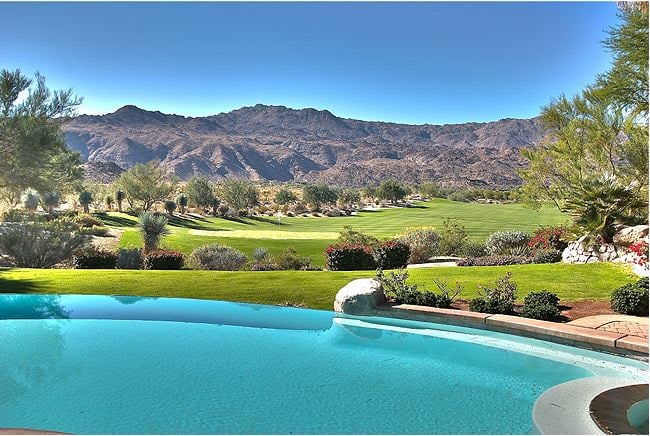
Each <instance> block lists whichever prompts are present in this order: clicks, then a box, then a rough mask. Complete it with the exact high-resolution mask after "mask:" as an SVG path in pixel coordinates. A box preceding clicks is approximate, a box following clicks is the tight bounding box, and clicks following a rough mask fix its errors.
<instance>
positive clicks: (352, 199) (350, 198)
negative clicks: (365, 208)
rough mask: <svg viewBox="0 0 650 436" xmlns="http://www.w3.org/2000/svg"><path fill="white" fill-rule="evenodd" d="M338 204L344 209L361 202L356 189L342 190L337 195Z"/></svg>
mask: <svg viewBox="0 0 650 436" xmlns="http://www.w3.org/2000/svg"><path fill="white" fill-rule="evenodd" d="M338 200H339V203H341V205H342V206H344V207H351V206H353V205H354V204H356V203H358V202H359V201H360V200H361V194H360V193H359V191H358V190H357V189H344V190H343V191H341V194H340V195H339V199H338Z"/></svg>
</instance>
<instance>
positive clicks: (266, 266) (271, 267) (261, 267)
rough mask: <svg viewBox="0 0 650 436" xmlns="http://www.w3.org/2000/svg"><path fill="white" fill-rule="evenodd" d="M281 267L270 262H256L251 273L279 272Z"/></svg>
mask: <svg viewBox="0 0 650 436" xmlns="http://www.w3.org/2000/svg"><path fill="white" fill-rule="evenodd" d="M279 270H280V267H279V266H277V265H276V264H275V263H273V262H269V261H268V260H265V261H262V262H256V263H254V264H252V265H251V271H279Z"/></svg>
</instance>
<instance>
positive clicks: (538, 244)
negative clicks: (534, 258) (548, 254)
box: [528, 226, 569, 251]
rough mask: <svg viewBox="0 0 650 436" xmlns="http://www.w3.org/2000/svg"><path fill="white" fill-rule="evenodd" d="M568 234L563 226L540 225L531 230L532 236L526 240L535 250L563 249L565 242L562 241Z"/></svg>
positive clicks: (565, 245)
mask: <svg viewBox="0 0 650 436" xmlns="http://www.w3.org/2000/svg"><path fill="white" fill-rule="evenodd" d="M568 236H569V232H568V230H567V229H566V228H565V227H562V226H555V227H540V228H539V229H537V230H535V232H533V236H532V237H531V238H530V241H528V246H529V247H530V248H532V249H535V250H540V249H541V250H550V249H554V250H560V251H562V250H564V249H565V248H566V247H567V245H568V244H567V243H566V242H565V241H564V239H565V238H567V237H568Z"/></svg>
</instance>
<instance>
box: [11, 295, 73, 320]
mask: <svg viewBox="0 0 650 436" xmlns="http://www.w3.org/2000/svg"><path fill="white" fill-rule="evenodd" d="M69 316H70V311H69V310H67V309H65V308H64V306H63V305H62V304H61V297H60V296H59V295H21V294H17V295H9V294H8V295H3V296H2V298H1V299H0V319H44V318H56V319H67V318H69Z"/></svg>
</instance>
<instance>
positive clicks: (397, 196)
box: [377, 180, 406, 203]
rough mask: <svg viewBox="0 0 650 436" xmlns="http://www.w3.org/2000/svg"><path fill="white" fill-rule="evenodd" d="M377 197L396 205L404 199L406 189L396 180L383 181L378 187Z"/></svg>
mask: <svg viewBox="0 0 650 436" xmlns="http://www.w3.org/2000/svg"><path fill="white" fill-rule="evenodd" d="M377 196H378V197H379V198H380V199H382V200H390V202H391V203H397V202H398V201H399V200H401V199H403V198H404V197H406V189H405V188H404V186H403V185H402V184H401V183H399V182H398V181H396V180H385V181H383V182H381V185H379V189H378V190H377Z"/></svg>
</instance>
